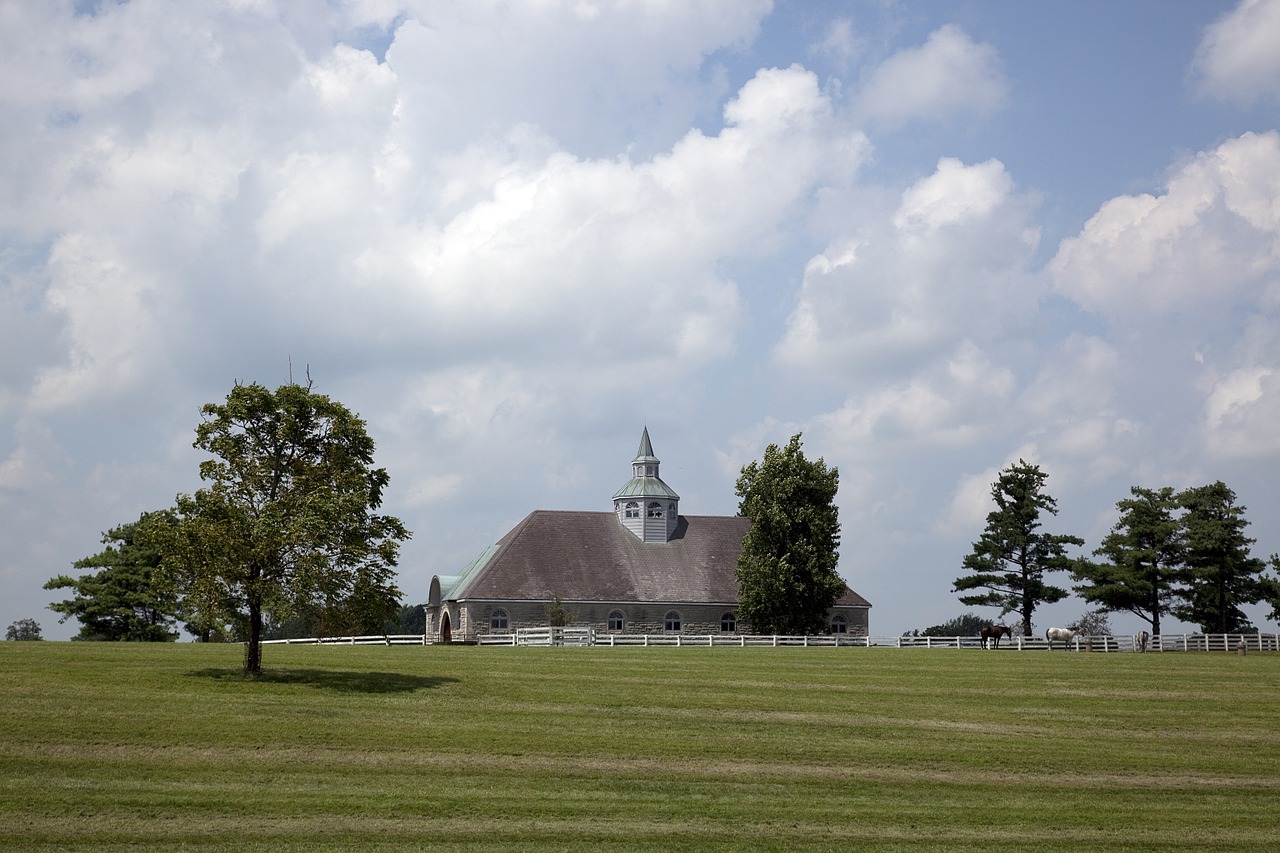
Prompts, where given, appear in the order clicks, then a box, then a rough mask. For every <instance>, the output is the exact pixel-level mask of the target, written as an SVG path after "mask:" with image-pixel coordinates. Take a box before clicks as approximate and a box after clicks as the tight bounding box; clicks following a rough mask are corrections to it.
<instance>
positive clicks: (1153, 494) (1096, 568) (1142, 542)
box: [1072, 486, 1186, 634]
mask: <svg viewBox="0 0 1280 853" xmlns="http://www.w3.org/2000/svg"><path fill="white" fill-rule="evenodd" d="M1130 492H1131V493H1132V495H1133V497H1131V498H1125V499H1124V500H1121V501H1117V502H1116V508H1117V509H1119V510H1120V518H1119V519H1118V520H1117V521H1116V523H1115V526H1114V527H1113V528H1112V529H1111V532H1110V533H1109V534H1107V536H1106V538H1105V539H1103V540H1102V544H1101V546H1100V547H1099V548H1098V549H1097V550H1096V551H1094V552H1093V553H1094V554H1096V555H1099V556H1102V557H1105V558H1106V561H1105V562H1091V561H1088V560H1083V559H1082V560H1079V561H1077V562H1076V564H1075V565H1074V566H1073V567H1072V574H1073V575H1074V576H1075V578H1076V580H1078V581H1082V583H1081V584H1079V585H1078V586H1076V588H1075V589H1076V591H1077V592H1079V593H1080V595H1081V596H1083V598H1084V600H1085V601H1087V602H1088V603H1090V604H1096V605H1100V606H1101V607H1102V608H1103V609H1105V610H1124V611H1127V612H1129V613H1132V614H1134V615H1135V616H1137V617H1138V618H1140V619H1142V620H1144V621H1145V622H1148V623H1149V624H1150V625H1151V633H1152V634H1159V633H1160V617H1161V616H1163V615H1165V614H1166V613H1168V612H1169V611H1170V608H1171V607H1172V606H1173V603H1174V601H1175V598H1176V595H1177V589H1176V584H1177V582H1178V581H1179V579H1180V578H1181V576H1182V567H1183V564H1184V561H1185V559H1186V546H1185V542H1184V536H1183V526H1182V523H1181V521H1180V520H1179V519H1178V518H1177V517H1176V515H1175V512H1177V510H1178V506H1179V504H1178V498H1177V496H1176V495H1175V494H1174V492H1173V489H1171V488H1169V487H1167V486H1166V487H1164V488H1161V489H1143V488H1139V487H1137V486H1134V487H1133V488H1132V489H1130Z"/></svg>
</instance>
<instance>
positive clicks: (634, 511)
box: [623, 501, 640, 518]
mask: <svg viewBox="0 0 1280 853" xmlns="http://www.w3.org/2000/svg"><path fill="white" fill-rule="evenodd" d="M623 516H624V517H626V518H639V517H640V504H638V503H636V502H635V501H628V502H627V506H626V509H625V510H624V512H623Z"/></svg>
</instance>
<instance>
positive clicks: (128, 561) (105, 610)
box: [44, 512, 178, 642]
mask: <svg viewBox="0 0 1280 853" xmlns="http://www.w3.org/2000/svg"><path fill="white" fill-rule="evenodd" d="M172 522H173V516H172V513H168V512H159V513H143V514H142V516H141V517H140V518H139V519H138V520H137V521H134V522H130V523H128V524H122V525H120V526H119V527H115V528H112V529H111V530H109V531H107V533H106V534H105V535H103V537H102V542H103V544H104V545H106V546H107V547H106V548H105V549H104V550H102V551H101V552H99V553H97V554H94V555H93V556H90V557H85V558H84V559H82V560H77V561H76V562H75V567H76V568H77V569H100V571H98V572H95V573H93V574H85V575H81V576H79V577H74V578H73V577H70V576H68V575H58V576H57V577H55V578H52V579H50V580H49V582H48V583H46V584H45V585H44V588H45V589H66V588H70V589H72V590H73V591H74V592H75V595H74V596H73V597H72V598H69V599H66V600H65V601H60V602H57V603H55V604H51V605H49V609H50V610H53V611H55V612H57V613H61V614H62V619H61V620H59V621H62V622H65V621H67V620H68V619H70V618H73V617H74V618H75V619H77V620H78V621H79V622H80V633H79V634H77V635H76V637H75V639H77V640H126V641H140V642H166V641H172V640H176V639H177V638H178V632H177V631H174V630H172V627H173V623H174V614H176V613H177V612H178V603H177V599H176V598H175V597H174V596H173V595H172V594H171V592H167V591H165V590H163V589H161V588H160V587H158V586H157V585H156V584H155V582H154V580H153V578H152V575H153V573H154V572H155V570H156V568H157V567H158V566H159V565H160V552H159V551H158V550H156V548H155V547H154V546H152V545H148V544H144V543H143V542H142V541H141V540H143V539H145V538H146V536H145V534H144V533H143V530H144V528H146V527H147V526H148V525H157V524H159V525H164V524H172ZM113 543H114V544H113Z"/></svg>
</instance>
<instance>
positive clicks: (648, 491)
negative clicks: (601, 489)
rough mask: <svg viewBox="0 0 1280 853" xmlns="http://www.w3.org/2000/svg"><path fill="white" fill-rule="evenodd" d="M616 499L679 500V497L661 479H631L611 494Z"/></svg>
mask: <svg viewBox="0 0 1280 853" xmlns="http://www.w3.org/2000/svg"><path fill="white" fill-rule="evenodd" d="M618 498H665V499H670V500H676V501H678V500H680V496H679V495H677V494H676V493H675V491H674V490H672V488H671V487H670V486H668V485H667V484H666V483H664V482H662V478H661V477H632V478H631V479H630V480H628V481H627V484H626V485H625V486H623V487H622V488H621V489H618V491H616V492H614V493H613V499H614V500H617V499H618Z"/></svg>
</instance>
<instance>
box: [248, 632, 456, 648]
mask: <svg viewBox="0 0 1280 853" xmlns="http://www.w3.org/2000/svg"><path fill="white" fill-rule="evenodd" d="M430 643H431V640H430V639H428V638H427V637H425V636H423V635H422V634H372V635H370V636H368V637H305V638H302V639H294V640H263V641H262V644H263V645H264V646H266V645H281V646H285V645H289V646H426V645H429V644H430Z"/></svg>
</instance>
